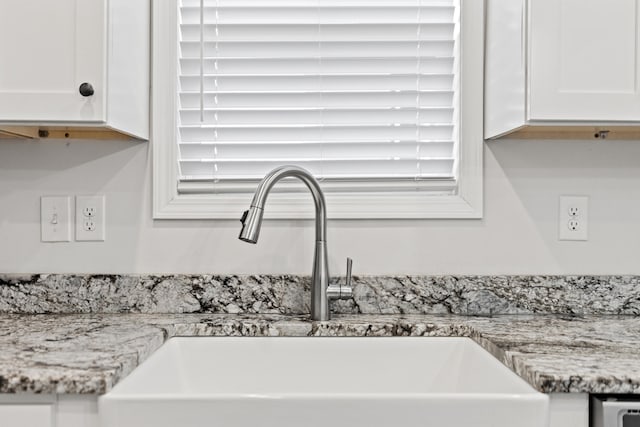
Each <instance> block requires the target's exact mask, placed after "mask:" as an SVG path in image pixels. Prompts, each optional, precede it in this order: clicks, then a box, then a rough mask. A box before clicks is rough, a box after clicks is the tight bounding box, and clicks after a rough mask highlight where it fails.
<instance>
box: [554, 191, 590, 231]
mask: <svg viewBox="0 0 640 427" xmlns="http://www.w3.org/2000/svg"><path fill="white" fill-rule="evenodd" d="M559 205H560V209H559V214H558V239H559V240H588V237H589V233H588V232H589V211H588V208H589V198H588V197H587V196H560V204H559Z"/></svg>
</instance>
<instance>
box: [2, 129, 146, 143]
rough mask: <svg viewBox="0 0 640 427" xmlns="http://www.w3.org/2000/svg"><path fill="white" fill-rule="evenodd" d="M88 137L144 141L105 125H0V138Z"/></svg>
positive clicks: (91, 138)
mask: <svg viewBox="0 0 640 427" xmlns="http://www.w3.org/2000/svg"><path fill="white" fill-rule="evenodd" d="M8 138H11V139H42V140H46V139H89V140H124V141H144V140H142V139H139V138H136V137H133V136H131V135H128V134H126V133H123V132H120V131H117V130H114V129H110V128H105V127H84V126H82V127H81V126H78V127H74V126H43V127H40V126H1V127H0V139H8Z"/></svg>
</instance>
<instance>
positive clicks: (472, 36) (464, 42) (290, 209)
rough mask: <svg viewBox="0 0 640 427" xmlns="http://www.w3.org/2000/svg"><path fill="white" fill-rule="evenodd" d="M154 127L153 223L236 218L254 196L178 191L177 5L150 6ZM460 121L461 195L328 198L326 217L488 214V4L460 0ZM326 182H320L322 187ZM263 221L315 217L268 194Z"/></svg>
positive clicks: (297, 198) (291, 198)
mask: <svg viewBox="0 0 640 427" xmlns="http://www.w3.org/2000/svg"><path fill="white" fill-rule="evenodd" d="M152 16H153V26H152V28H153V30H152V43H153V45H152V91H151V94H152V95H151V96H152V129H151V133H152V135H151V150H152V158H153V173H152V180H153V218H154V219H237V218H239V217H240V214H241V213H242V211H244V210H245V209H247V207H248V205H249V202H250V200H251V197H252V194H251V193H226V192H224V193H218V194H179V193H178V186H177V182H178V162H177V158H178V157H177V156H178V144H176V138H177V105H178V88H177V82H178V79H177V73H178V69H177V67H178V61H177V60H176V58H177V57H178V43H177V40H176V34H177V31H167V28H177V25H178V8H177V7H176V0H155V1H154V2H153V12H152ZM459 61H460V69H461V70H464V69H471V70H473V71H474V72H466V73H465V72H464V71H461V72H460V97H461V98H460V107H459V108H460V109H459V114H460V122H459V138H460V140H459V147H460V158H459V159H458V185H457V194H452V195H433V194H428V192H419V191H398V192H388V191H367V192H356V193H350V192H344V191H341V192H336V193H331V192H330V193H326V194H325V197H326V199H327V215H328V217H329V218H334V219H426V218H434V219H458V218H459V219H479V218H482V215H483V148H484V141H483V136H482V135H483V103H484V101H483V95H484V94H483V89H484V88H483V86H484V2H483V1H481V0H460V56H459ZM321 185H323V184H322V183H321ZM268 205H269V207H268V209H266V210H265V218H275V219H301V218H313V217H314V215H315V211H314V209H313V204H312V203H310V197H309V196H308V195H307V194H305V193H303V192H290V193H279V192H274V193H272V194H271V195H270V196H269V202H268Z"/></svg>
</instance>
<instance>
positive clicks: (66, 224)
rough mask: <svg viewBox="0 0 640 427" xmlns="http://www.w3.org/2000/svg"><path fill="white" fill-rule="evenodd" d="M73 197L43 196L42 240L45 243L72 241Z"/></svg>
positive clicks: (41, 216)
mask: <svg viewBox="0 0 640 427" xmlns="http://www.w3.org/2000/svg"><path fill="white" fill-rule="evenodd" d="M70 213H71V197H69V196H59V197H54V196H43V197H41V198H40V240H42V241H43V242H70V241H71V217H70Z"/></svg>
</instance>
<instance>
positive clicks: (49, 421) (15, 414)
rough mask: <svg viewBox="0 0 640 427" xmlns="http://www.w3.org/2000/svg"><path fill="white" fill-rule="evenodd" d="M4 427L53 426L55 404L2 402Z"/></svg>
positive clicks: (1, 416)
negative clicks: (10, 403)
mask: <svg viewBox="0 0 640 427" xmlns="http://www.w3.org/2000/svg"><path fill="white" fill-rule="evenodd" d="M0 424H1V425H2V427H51V426H52V425H53V405H44V404H20V405H18V404H14V405H6V404H0Z"/></svg>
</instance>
